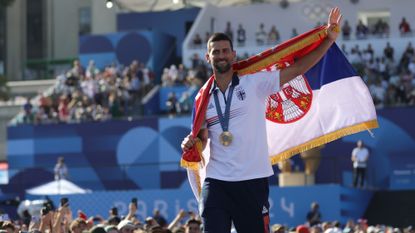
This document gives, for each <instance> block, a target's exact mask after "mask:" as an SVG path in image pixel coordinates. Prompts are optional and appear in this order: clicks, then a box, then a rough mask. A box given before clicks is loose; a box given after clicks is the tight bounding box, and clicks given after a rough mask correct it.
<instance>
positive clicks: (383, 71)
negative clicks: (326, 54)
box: [342, 42, 415, 108]
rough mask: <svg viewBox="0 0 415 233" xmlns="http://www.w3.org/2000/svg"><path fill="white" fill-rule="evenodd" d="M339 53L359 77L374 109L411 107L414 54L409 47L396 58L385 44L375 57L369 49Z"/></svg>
mask: <svg viewBox="0 0 415 233" xmlns="http://www.w3.org/2000/svg"><path fill="white" fill-rule="evenodd" d="M342 50H343V52H344V53H345V55H346V56H347V58H348V60H349V61H350V62H351V63H352V65H353V66H354V67H355V68H356V70H357V71H358V73H359V74H360V75H361V77H362V78H363V80H364V81H365V83H366V84H367V86H368V87H369V91H370V93H371V95H372V97H373V101H374V103H375V105H376V107H378V108H381V107H384V106H406V105H411V106H413V105H415V53H414V48H413V46H412V43H410V42H409V43H408V45H407V47H406V50H405V51H404V52H403V54H402V55H401V56H400V57H397V56H396V54H395V53H394V48H393V46H392V45H391V44H390V43H387V44H386V46H385V48H384V50H383V54H382V55H381V56H375V55H374V51H373V48H372V46H371V45H370V44H368V46H367V48H363V49H361V48H359V46H357V45H356V46H355V47H353V48H351V49H347V48H346V47H345V46H342Z"/></svg>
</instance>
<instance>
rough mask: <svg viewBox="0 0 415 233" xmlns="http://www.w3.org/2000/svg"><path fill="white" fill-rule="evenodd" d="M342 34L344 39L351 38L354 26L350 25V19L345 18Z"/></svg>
mask: <svg viewBox="0 0 415 233" xmlns="http://www.w3.org/2000/svg"><path fill="white" fill-rule="evenodd" d="M342 34H343V39H344V40H349V39H350V35H351V34H352V28H351V27H350V25H349V21H347V20H345V21H344V24H343V27H342Z"/></svg>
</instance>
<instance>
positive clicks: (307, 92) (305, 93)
mask: <svg viewBox="0 0 415 233" xmlns="http://www.w3.org/2000/svg"><path fill="white" fill-rule="evenodd" d="M312 99H313V92H312V90H311V88H310V85H309V84H308V82H307V80H306V79H305V78H304V77H303V76H302V75H301V76H298V77H296V78H294V79H293V80H291V81H290V82H288V83H286V84H284V85H283V86H282V88H281V91H279V92H278V93H276V94H273V95H271V96H269V97H268V98H267V100H266V101H267V110H266V118H267V119H268V120H270V121H273V122H276V123H292V122H294V121H297V120H299V119H301V118H302V117H303V116H304V115H305V114H306V113H307V112H308V110H309V109H310V107H311V102H312Z"/></svg>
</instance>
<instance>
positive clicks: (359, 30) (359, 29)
mask: <svg viewBox="0 0 415 233" xmlns="http://www.w3.org/2000/svg"><path fill="white" fill-rule="evenodd" d="M368 32H369V30H368V28H367V26H366V25H364V24H363V22H362V20H359V22H358V24H357V25H356V38H357V39H365V38H366V37H367V34H368Z"/></svg>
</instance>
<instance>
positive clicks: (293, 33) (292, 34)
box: [291, 28, 298, 37]
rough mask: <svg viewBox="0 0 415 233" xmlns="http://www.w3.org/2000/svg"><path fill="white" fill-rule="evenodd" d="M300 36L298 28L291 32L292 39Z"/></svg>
mask: <svg viewBox="0 0 415 233" xmlns="http://www.w3.org/2000/svg"><path fill="white" fill-rule="evenodd" d="M296 36H298V32H297V29H296V28H293V30H291V37H296Z"/></svg>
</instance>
